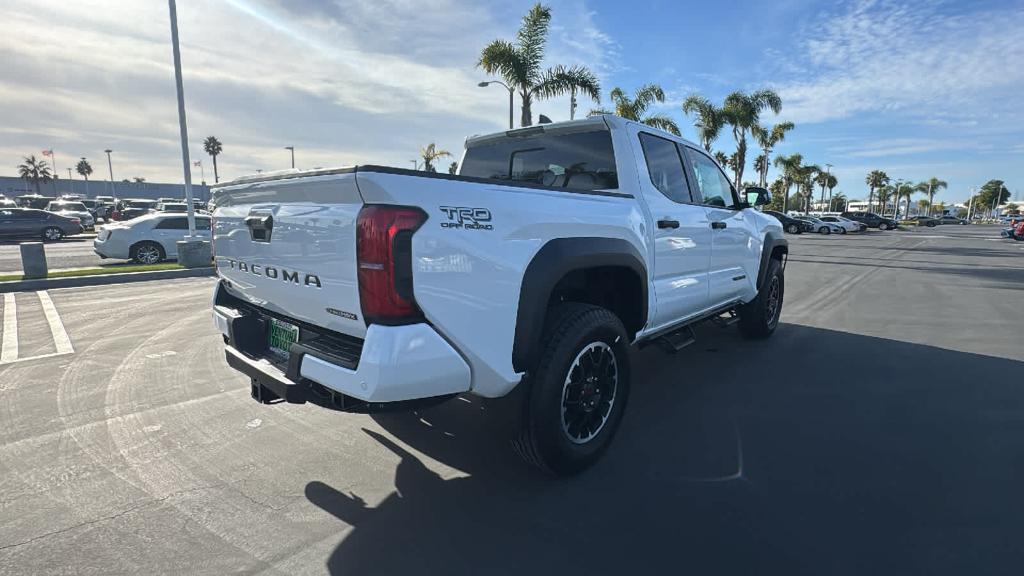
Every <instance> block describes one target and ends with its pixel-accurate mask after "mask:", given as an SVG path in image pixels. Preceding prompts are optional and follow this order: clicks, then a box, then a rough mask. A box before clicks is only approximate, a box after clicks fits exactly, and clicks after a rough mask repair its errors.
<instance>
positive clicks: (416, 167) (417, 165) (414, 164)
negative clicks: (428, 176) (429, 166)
mask: <svg viewBox="0 0 1024 576" xmlns="http://www.w3.org/2000/svg"><path fill="white" fill-rule="evenodd" d="M409 162H412V169H413V170H419V169H420V163H419V161H418V160H409Z"/></svg>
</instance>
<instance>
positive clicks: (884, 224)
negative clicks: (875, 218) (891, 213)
mask: <svg viewBox="0 0 1024 576" xmlns="http://www.w3.org/2000/svg"><path fill="white" fill-rule="evenodd" d="M878 229H879V230H888V229H889V225H888V224H886V223H885V222H881V223H879V224H878Z"/></svg>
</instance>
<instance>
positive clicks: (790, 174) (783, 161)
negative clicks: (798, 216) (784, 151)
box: [774, 154, 804, 212]
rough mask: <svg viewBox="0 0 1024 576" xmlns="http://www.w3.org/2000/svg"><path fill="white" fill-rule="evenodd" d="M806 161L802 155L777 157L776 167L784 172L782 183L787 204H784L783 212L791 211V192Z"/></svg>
mask: <svg viewBox="0 0 1024 576" xmlns="http://www.w3.org/2000/svg"><path fill="white" fill-rule="evenodd" d="M803 161H804V157H803V156H801V155H800V154H791V155H789V156H776V157H775V162H774V164H775V167H776V168H778V169H779V170H781V171H782V181H783V183H784V189H785V191H786V194H785V202H783V212H785V211H786V210H789V190H790V188H792V187H793V184H795V183H796V181H797V179H798V178H799V176H800V165H801V163H802V162H803Z"/></svg>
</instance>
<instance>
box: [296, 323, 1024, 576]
mask: <svg viewBox="0 0 1024 576" xmlns="http://www.w3.org/2000/svg"><path fill="white" fill-rule="evenodd" d="M633 363H634V384H633V391H632V396H631V398H630V405H629V407H628V409H627V413H626V419H625V421H624V423H623V426H622V428H621V429H620V431H619V435H618V437H617V438H616V441H615V443H614V445H613V446H612V448H611V450H610V451H609V452H608V454H607V455H606V457H605V458H604V459H603V460H602V461H600V462H599V463H598V464H597V465H596V466H594V467H593V468H592V469H590V470H589V471H587V472H585V473H583V474H582V475H579V476H576V477H573V478H568V479H552V478H548V477H545V476H543V475H541V474H539V473H535V472H534V471H532V470H531V469H529V468H527V467H526V466H524V465H522V464H521V463H520V462H519V460H518V459H517V458H516V457H515V456H514V455H513V454H512V453H511V450H509V449H508V446H507V445H506V444H505V440H504V436H503V435H502V434H501V433H499V432H498V431H496V430H495V429H494V428H495V426H494V422H496V421H501V420H502V419H501V418H494V417H493V415H492V414H491V413H490V412H491V411H492V410H493V408H491V407H490V406H489V405H488V404H481V403H480V402H479V401H478V400H477V399H475V398H469V399H465V400H461V399H460V400H455V401H452V402H449V403H446V404H444V405H441V406H437V407H435V408H431V409H429V410H425V411H423V412H420V413H416V414H384V415H378V416H375V418H374V419H375V420H376V421H377V422H378V423H379V424H380V425H381V426H382V427H383V428H384V429H385V430H386V431H387V432H388V433H390V434H391V435H393V436H394V437H395V438H397V439H398V440H399V442H395V441H394V440H392V439H390V438H388V437H386V436H384V435H381V434H378V433H376V432H374V431H370V430H365V432H366V434H368V435H370V436H371V437H373V438H374V439H375V440H376V441H377V442H380V443H381V444H382V445H383V446H385V447H387V449H389V450H390V451H392V452H394V453H395V454H398V455H399V456H400V458H401V462H400V464H399V465H398V467H397V469H396V471H395V492H394V493H393V494H391V495H390V496H388V497H387V498H386V499H385V500H384V501H383V502H381V503H380V504H379V505H377V506H376V507H372V508H369V507H367V506H366V504H365V503H364V502H363V501H362V500H361V499H360V498H359V497H358V496H357V495H350V494H344V493H342V492H340V491H338V490H336V489H335V488H333V487H331V486H328V485H326V484H323V483H320V482H311V483H310V484H308V485H307V487H306V497H307V498H308V499H309V500H310V501H311V502H312V503H313V504H315V505H316V506H318V507H320V508H322V509H323V510H325V511H327V512H328V513H330V514H332V515H334V516H335V517H337V518H339V519H340V520H341V521H343V522H344V523H345V524H347V525H351V526H353V527H354V528H353V529H352V531H351V533H349V534H348V535H346V537H345V538H344V539H343V540H342V541H341V542H340V543H339V544H338V546H337V548H336V549H335V550H334V552H333V553H332V555H331V556H330V558H329V559H328V560H327V567H328V569H329V570H330V572H331V573H332V574H409V573H417V574H643V573H653V572H654V571H657V572H659V573H664V572H668V573H683V572H687V573H694V574H731V573H743V574H749V573H769V574H865V573H881V574H963V573H1007V572H1014V571H1015V570H1016V569H1015V568H1013V567H1015V566H1019V565H1020V564H1021V561H1022V560H1024V549H1022V548H1021V547H1020V546H1019V544H1020V535H1021V531H1020V524H1019V518H1020V517H1021V515H1022V512H1024V499H1022V498H1021V496H1020V485H1019V481H1020V479H1021V478H1022V477H1024V456H1022V454H1024V387H1022V386H1021V378H1020V375H1021V374H1022V373H1024V371H1022V370H1024V364H1022V363H1020V362H1016V361H1013V360H1007V359H1003V358H995V357H987V356H981V355H977V354H968V353H962V352H957V351H950V350H945V349H939V348H934V347H930V346H924V345H918V344H909V343H905V342H901V341H894V340H886V339H882V338H875V337H869V336H860V335H855V334H849V333H844V332H836V331H831V330H823V329H817V328H811V327H805V326H798V325H792V324H785V325H783V326H781V327H780V329H779V331H778V332H777V333H776V335H775V337H774V338H772V339H770V340H768V341H761V342H750V341H744V340H741V339H740V338H739V337H738V336H737V334H736V333H735V330H721V329H718V328H714V327H706V328H704V329H702V330H700V331H699V339H698V342H697V344H695V345H694V346H691V347H689V348H687V349H685V350H683V351H682V352H680V353H678V354H676V355H673V356H665V355H663V354H662V353H661V352H660V351H658V350H655V349H645V350H642V351H639V352H637V353H635V354H634V357H633ZM402 444H404V445H405V446H408V447H411V448H412V449H413V450H409V449H408V448H406V447H404V446H403V445H402ZM413 451H415V452H419V453H421V454H425V455H427V456H429V457H430V458H431V459H433V460H436V461H439V462H441V463H443V464H445V465H447V466H450V467H452V468H455V469H457V470H458V471H460V472H461V473H457V474H452V473H445V475H444V476H442V475H441V474H439V473H438V472H436V471H435V470H433V469H432V468H428V466H427V465H425V464H424V463H423V461H422V460H421V459H420V457H418V456H417V455H416V454H415V453H414V452H413ZM431 466H432V467H434V468H436V467H437V466H436V464H432V465H431ZM340 529H341V526H339V530H340Z"/></svg>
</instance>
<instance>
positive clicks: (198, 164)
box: [192, 160, 203, 166]
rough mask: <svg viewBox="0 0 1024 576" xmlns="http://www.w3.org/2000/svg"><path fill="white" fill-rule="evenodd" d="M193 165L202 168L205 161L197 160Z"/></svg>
mask: <svg viewBox="0 0 1024 576" xmlns="http://www.w3.org/2000/svg"><path fill="white" fill-rule="evenodd" d="M192 165H193V166H202V165H203V161H202V160H196V161H195V162H193V163H192Z"/></svg>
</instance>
